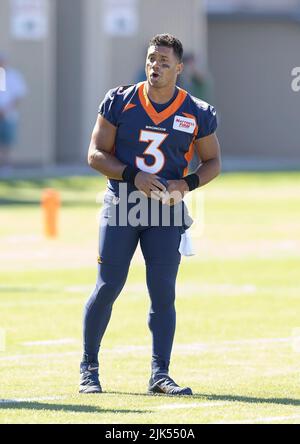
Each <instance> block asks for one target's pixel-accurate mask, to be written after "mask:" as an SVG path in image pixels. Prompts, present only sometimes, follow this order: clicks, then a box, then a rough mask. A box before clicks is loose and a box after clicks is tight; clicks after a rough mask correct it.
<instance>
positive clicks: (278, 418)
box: [213, 415, 300, 424]
mask: <svg viewBox="0 0 300 444" xmlns="http://www.w3.org/2000/svg"><path fill="white" fill-rule="evenodd" d="M293 419H300V415H290V416H270V417H269V418H268V417H260V418H253V419H242V420H241V421H221V422H215V423H213V424H254V423H256V422H263V423H269V422H276V421H290V420H293Z"/></svg>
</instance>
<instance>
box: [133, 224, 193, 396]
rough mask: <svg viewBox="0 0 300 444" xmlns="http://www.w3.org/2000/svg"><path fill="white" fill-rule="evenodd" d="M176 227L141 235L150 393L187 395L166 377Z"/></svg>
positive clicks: (175, 267)
mask: <svg viewBox="0 0 300 444" xmlns="http://www.w3.org/2000/svg"><path fill="white" fill-rule="evenodd" d="M180 240H181V230H180V229H179V227H152V228H150V229H147V230H145V231H143V233H142V234H141V238H140V241H141V247H142V251H143V254H144V257H145V261H146V268H147V286H148V290H149V295H150V298H151V309H150V313H149V328H150V331H151V333H152V345H153V348H152V376H151V380H150V387H149V390H150V392H159V393H168V394H175V395H181V394H183V395H190V394H192V392H191V390H190V389H188V388H180V387H178V386H177V384H175V382H174V381H173V380H172V379H171V378H170V377H169V376H168V374H169V364H170V359H171V352H172V346H173V340H174V334H175V328H176V310H175V286H176V278H177V273H178V268H179V264H180V260H181V256H180V253H179V251H178V249H179V245H180Z"/></svg>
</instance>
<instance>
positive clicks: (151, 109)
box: [99, 82, 217, 188]
mask: <svg viewBox="0 0 300 444" xmlns="http://www.w3.org/2000/svg"><path fill="white" fill-rule="evenodd" d="M99 114H100V115H102V116H103V117H104V118H105V119H106V120H108V121H109V122H110V123H111V124H112V125H114V126H115V127H116V128H117V134H116V140H115V151H114V154H115V156H116V157H117V158H118V159H119V160H120V161H121V162H122V163H124V164H125V165H131V166H135V167H137V168H139V169H140V170H142V171H145V172H148V173H151V174H156V175H158V176H160V177H163V178H165V179H167V180H178V179H181V178H182V177H184V176H186V175H187V174H188V165H189V162H190V161H191V159H192V158H193V154H194V142H195V140H197V139H200V138H202V137H207V136H209V135H211V134H213V133H214V132H215V131H216V129H217V117H216V111H215V109H214V108H213V107H212V106H211V105H209V104H208V103H206V102H204V101H202V100H200V99H198V98H195V97H193V96H191V95H190V94H189V93H187V92H186V91H184V90H183V89H181V88H178V87H176V93H175V95H174V98H173V100H172V101H171V102H170V103H169V104H168V106H167V107H166V108H165V109H163V110H162V111H161V112H159V111H157V107H156V106H155V105H153V104H152V102H151V101H150V99H149V98H148V95H147V92H146V82H142V83H138V84H136V85H131V86H121V87H118V88H114V89H112V90H110V91H109V92H108V93H107V94H106V96H105V99H104V101H103V102H102V103H101V105H100V108H99ZM115 182H118V181H114V180H110V185H111V186H112V188H114V186H113V185H114V184H115Z"/></svg>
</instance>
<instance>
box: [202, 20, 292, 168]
mask: <svg viewBox="0 0 300 444" xmlns="http://www.w3.org/2000/svg"><path fill="white" fill-rule="evenodd" d="M299 41H300V26H299V23H296V22H293V21H291V20H286V19H280V18H277V19H275V18H272V19H271V20H267V19H255V18H254V17H252V18H251V19H248V20H246V19H245V18H244V19H243V20H239V19H236V20H234V19H229V18H226V19H222V18H220V17H219V18H218V19H214V18H210V19H209V22H208V43H209V45H208V54H209V63H210V70H211V72H212V75H213V79H214V89H215V104H216V106H217V108H218V111H219V115H220V128H219V136H220V139H221V141H222V148H223V154H224V155H225V156H226V155H227V156H241V157H255V158H258V159H259V158H262V157H264V158H266V157H267V158H271V159H275V158H277V159H280V158H283V159H290V160H291V161H293V159H298V162H299V161H300V126H299V109H300V93H295V92H293V91H292V89H291V82H292V77H291V71H292V68H293V67H295V66H300V57H299Z"/></svg>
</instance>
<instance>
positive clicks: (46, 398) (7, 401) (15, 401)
mask: <svg viewBox="0 0 300 444" xmlns="http://www.w3.org/2000/svg"><path fill="white" fill-rule="evenodd" d="M63 399H66V396H42V397H39V398H20V399H0V406H1V405H5V404H21V403H27V402H40V401H62V400H63Z"/></svg>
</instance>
